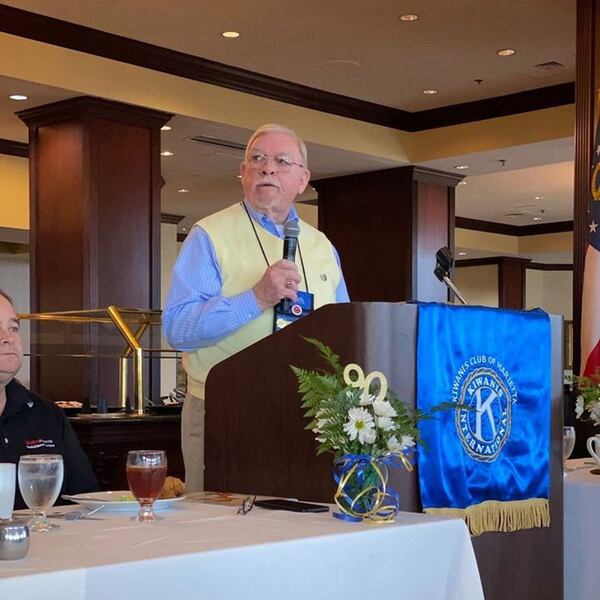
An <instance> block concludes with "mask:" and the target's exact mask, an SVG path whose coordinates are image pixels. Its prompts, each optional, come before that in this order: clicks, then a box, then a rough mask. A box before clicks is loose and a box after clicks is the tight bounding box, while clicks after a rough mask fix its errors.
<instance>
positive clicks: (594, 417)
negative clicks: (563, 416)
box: [571, 369, 600, 425]
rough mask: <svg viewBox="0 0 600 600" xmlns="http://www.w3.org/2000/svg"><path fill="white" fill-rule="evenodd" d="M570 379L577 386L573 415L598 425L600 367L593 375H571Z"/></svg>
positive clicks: (599, 413)
mask: <svg viewBox="0 0 600 600" xmlns="http://www.w3.org/2000/svg"><path fill="white" fill-rule="evenodd" d="M571 381H572V382H573V383H574V384H575V387H576V388H577V392H578V394H577V401H576V404H575V416H576V417H577V418H578V419H581V420H582V421H592V422H593V423H594V425H600V369H599V370H597V371H596V372H595V373H594V375H592V376H591V377H587V376H585V375H581V376H579V375H573V376H572V377H571Z"/></svg>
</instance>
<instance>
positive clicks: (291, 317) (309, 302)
mask: <svg viewBox="0 0 600 600" xmlns="http://www.w3.org/2000/svg"><path fill="white" fill-rule="evenodd" d="M314 301H315V295H314V294H311V293H309V292H300V291H298V298H297V300H296V302H290V308H289V310H284V309H283V306H282V303H281V302H280V303H279V304H277V305H275V310H274V311H273V312H274V322H273V331H279V330H280V329H283V328H284V327H287V326H288V325H289V324H290V323H293V322H294V321H297V320H298V319H301V318H302V317H305V316H306V315H308V314H310V313H311V312H312V311H313V307H314Z"/></svg>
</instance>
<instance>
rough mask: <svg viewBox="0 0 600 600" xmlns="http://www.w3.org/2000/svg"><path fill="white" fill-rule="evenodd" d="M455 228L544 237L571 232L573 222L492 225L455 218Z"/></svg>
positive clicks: (490, 223) (477, 220)
mask: <svg viewBox="0 0 600 600" xmlns="http://www.w3.org/2000/svg"><path fill="white" fill-rule="evenodd" d="M456 227H459V228H460V229H470V230H472V231H484V232H486V233H498V234H500V235H514V236H517V237H521V236H524V235H545V234H548V233H562V232H564V231H573V221H557V222H555V223H539V224H537V225H507V224H506V223H494V222H493V221H480V220H479V219H467V218H465V217H456Z"/></svg>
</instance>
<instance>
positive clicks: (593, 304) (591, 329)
mask: <svg viewBox="0 0 600 600" xmlns="http://www.w3.org/2000/svg"><path fill="white" fill-rule="evenodd" d="M595 146H596V148H595V152H594V161H593V164H592V181H591V192H592V200H591V202H590V210H589V212H588V217H589V220H588V226H589V232H588V246H587V249H586V251H585V268H584V271H583V298H582V309H581V374H582V375H586V376H588V377H589V376H591V375H594V374H595V372H596V370H597V369H600V123H599V125H598V126H597V127H596V144H595Z"/></svg>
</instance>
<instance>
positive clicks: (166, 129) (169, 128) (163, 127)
mask: <svg viewBox="0 0 600 600" xmlns="http://www.w3.org/2000/svg"><path fill="white" fill-rule="evenodd" d="M171 129H173V128H172V127H171V126H170V125H163V126H162V127H161V128H160V130H161V131H171Z"/></svg>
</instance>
